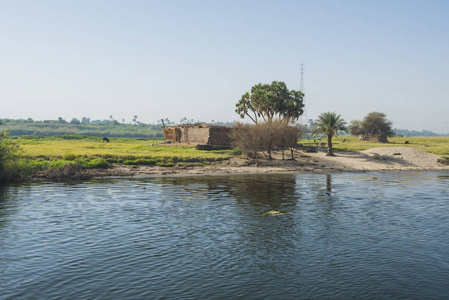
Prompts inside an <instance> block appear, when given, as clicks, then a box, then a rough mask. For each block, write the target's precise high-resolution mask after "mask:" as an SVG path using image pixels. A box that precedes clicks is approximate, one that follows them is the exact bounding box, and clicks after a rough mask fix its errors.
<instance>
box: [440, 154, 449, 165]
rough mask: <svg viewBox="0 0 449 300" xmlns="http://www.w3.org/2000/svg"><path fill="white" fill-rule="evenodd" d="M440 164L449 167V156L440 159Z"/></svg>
mask: <svg viewBox="0 0 449 300" xmlns="http://www.w3.org/2000/svg"><path fill="white" fill-rule="evenodd" d="M438 162H439V163H440V164H443V165H449V156H444V157H441V158H438Z"/></svg>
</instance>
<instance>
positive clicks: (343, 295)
mask: <svg viewBox="0 0 449 300" xmlns="http://www.w3.org/2000/svg"><path fill="white" fill-rule="evenodd" d="M280 209H285V210H286V211H288V212H290V213H291V214H285V215H278V216H265V215H264V213H265V212H267V211H269V210H280ZM448 297H449V173H448V172H444V173H442V172H419V173H407V172H402V173H393V172H391V173H346V174H330V175H326V174H297V175H239V176H215V177H212V176H203V177H177V178H167V177H160V178H146V179H114V180H99V181H90V182H78V183H71V184H68V183H51V182H49V183H35V184H27V185H17V186H15V185H9V186H3V187H1V188H0V299H348V298H353V299H379V298H383V299H405V298H407V299H444V298H448Z"/></svg>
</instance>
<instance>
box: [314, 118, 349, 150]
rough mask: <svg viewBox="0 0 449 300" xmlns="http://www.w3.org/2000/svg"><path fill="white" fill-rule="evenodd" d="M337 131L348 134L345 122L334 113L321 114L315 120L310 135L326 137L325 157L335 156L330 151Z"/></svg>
mask: <svg viewBox="0 0 449 300" xmlns="http://www.w3.org/2000/svg"><path fill="white" fill-rule="evenodd" d="M339 131H345V132H348V128H347V127H346V122H345V120H343V118H342V117H341V116H340V115H337V114H336V113H335V112H326V113H322V114H321V115H319V116H318V119H316V120H315V129H314V131H313V132H312V135H314V136H317V135H319V134H324V135H327V153H326V156H335V154H334V152H333V151H332V138H333V137H334V136H336V135H337V133H338V132H339Z"/></svg>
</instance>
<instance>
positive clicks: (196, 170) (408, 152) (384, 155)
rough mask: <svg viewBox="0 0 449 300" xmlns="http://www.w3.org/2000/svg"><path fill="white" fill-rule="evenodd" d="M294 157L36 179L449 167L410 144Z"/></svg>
mask: <svg viewBox="0 0 449 300" xmlns="http://www.w3.org/2000/svg"><path fill="white" fill-rule="evenodd" d="M294 156H295V160H290V159H287V158H289V157H290V156H289V153H288V154H287V153H286V156H285V158H286V159H284V160H283V159H282V156H281V154H280V153H278V154H276V155H275V156H274V159H272V160H267V159H258V160H249V159H245V158H242V157H232V158H230V159H227V160H224V161H220V162H216V163H214V164H211V165H206V166H195V165H192V166H188V165H183V166H174V167H160V166H126V165H118V164H113V165H112V167H111V168H108V169H90V170H83V169H79V168H75V167H68V168H66V169H63V170H60V171H59V172H57V173H54V174H52V173H51V172H42V173H39V174H37V175H36V178H35V179H41V180H42V179H58V178H66V179H89V178H95V177H133V176H140V177H144V176H183V175H185V176H188V175H219V174H261V173H337V172H364V171H413V170H414V171H433V170H439V171H441V170H448V171H449V166H448V165H444V164H441V163H439V162H438V159H439V158H440V156H439V155H436V154H431V153H426V152H423V151H421V150H417V149H415V148H410V147H388V148H374V149H369V150H364V151H351V152H336V156H335V157H328V156H325V152H317V153H306V152H304V151H301V150H295V152H294Z"/></svg>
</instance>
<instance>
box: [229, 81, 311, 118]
mask: <svg viewBox="0 0 449 300" xmlns="http://www.w3.org/2000/svg"><path fill="white" fill-rule="evenodd" d="M303 98H304V94H303V93H301V92H300V91H294V90H291V91H289V90H288V88H287V85H286V84H285V83H284V82H282V81H273V82H272V83H271V85H270V84H261V83H259V84H257V85H254V86H253V87H252V88H251V93H250V92H247V93H245V94H244V95H243V96H242V98H241V99H240V101H239V102H238V103H237V104H236V110H235V111H236V113H238V114H239V115H240V117H241V118H244V117H245V116H246V117H249V118H250V119H251V120H252V121H253V122H254V123H256V124H257V123H258V122H259V121H260V120H261V119H262V120H263V121H264V122H268V123H271V122H272V121H273V119H274V118H275V117H277V118H278V119H279V120H283V121H285V122H286V123H290V122H294V121H296V120H297V119H298V118H299V116H301V115H302V113H303V112H304V110H303V108H304V102H303Z"/></svg>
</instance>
